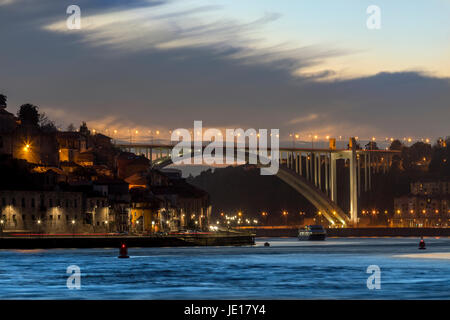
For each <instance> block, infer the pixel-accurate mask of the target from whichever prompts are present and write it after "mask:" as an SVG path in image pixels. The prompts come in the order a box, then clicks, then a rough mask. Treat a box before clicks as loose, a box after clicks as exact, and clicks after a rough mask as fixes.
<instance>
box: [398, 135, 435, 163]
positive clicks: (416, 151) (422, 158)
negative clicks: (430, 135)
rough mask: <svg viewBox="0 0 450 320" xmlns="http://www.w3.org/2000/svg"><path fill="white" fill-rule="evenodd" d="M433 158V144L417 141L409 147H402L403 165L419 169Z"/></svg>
mask: <svg viewBox="0 0 450 320" xmlns="http://www.w3.org/2000/svg"><path fill="white" fill-rule="evenodd" d="M430 158H431V145H430V144H428V143H423V142H420V141H419V142H416V143H414V144H413V145H412V146H411V147H409V148H403V149H402V159H403V167H404V168H405V169H406V170H408V169H417V168H418V167H420V166H422V167H423V164H424V163H426V162H427V159H428V160H430Z"/></svg>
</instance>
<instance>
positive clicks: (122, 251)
mask: <svg viewBox="0 0 450 320" xmlns="http://www.w3.org/2000/svg"><path fill="white" fill-rule="evenodd" d="M119 253H120V255H119V258H121V259H124V258H129V256H128V247H127V245H126V244H125V243H122V244H121V246H120V251H119Z"/></svg>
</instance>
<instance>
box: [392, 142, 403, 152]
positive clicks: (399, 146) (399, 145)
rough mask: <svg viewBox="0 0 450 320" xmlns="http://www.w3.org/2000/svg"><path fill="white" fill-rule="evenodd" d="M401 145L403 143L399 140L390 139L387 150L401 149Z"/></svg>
mask: <svg viewBox="0 0 450 320" xmlns="http://www.w3.org/2000/svg"><path fill="white" fill-rule="evenodd" d="M403 147H404V146H403V143H401V141H400V140H398V139H396V140H394V141H392V143H391V145H390V147H389V150H398V151H401V150H402V148H403Z"/></svg>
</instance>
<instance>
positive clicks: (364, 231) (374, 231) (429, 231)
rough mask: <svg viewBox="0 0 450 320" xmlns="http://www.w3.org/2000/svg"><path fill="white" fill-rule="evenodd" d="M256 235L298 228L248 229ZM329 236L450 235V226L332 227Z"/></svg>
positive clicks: (294, 233)
mask: <svg viewBox="0 0 450 320" xmlns="http://www.w3.org/2000/svg"><path fill="white" fill-rule="evenodd" d="M247 231H250V232H252V233H254V234H255V235H256V237H297V234H298V229H297V228H296V227H292V228H280V229H278V228H274V229H247ZM327 236H328V237H339V238H347V237H450V228H336V229H334V228H332V229H327Z"/></svg>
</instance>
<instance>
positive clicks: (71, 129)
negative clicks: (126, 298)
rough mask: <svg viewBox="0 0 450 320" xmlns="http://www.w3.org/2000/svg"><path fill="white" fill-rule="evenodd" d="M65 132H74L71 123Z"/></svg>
mask: <svg viewBox="0 0 450 320" xmlns="http://www.w3.org/2000/svg"><path fill="white" fill-rule="evenodd" d="M67 131H69V132H74V131H75V126H74V125H73V123H71V124H69V125H68V126H67Z"/></svg>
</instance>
